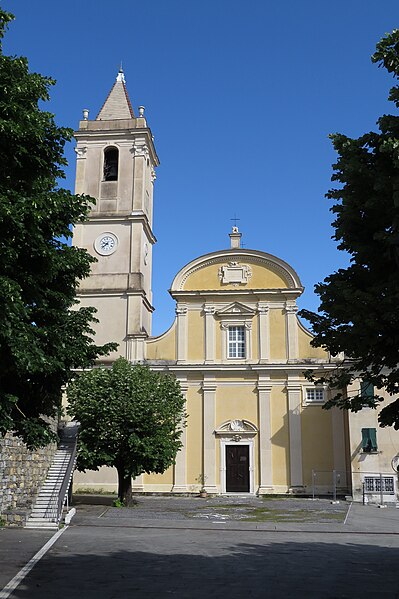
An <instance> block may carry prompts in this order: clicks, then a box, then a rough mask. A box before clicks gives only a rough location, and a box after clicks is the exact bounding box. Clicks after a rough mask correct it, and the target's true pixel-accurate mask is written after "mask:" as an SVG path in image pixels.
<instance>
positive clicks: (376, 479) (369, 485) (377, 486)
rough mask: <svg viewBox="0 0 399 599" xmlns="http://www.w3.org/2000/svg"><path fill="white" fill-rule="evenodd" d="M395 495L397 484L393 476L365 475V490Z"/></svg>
mask: <svg viewBox="0 0 399 599" xmlns="http://www.w3.org/2000/svg"><path fill="white" fill-rule="evenodd" d="M381 485H382V492H383V493H386V494H388V495H393V494H394V492H395V485H394V481H393V476H381V477H380V476H365V477H364V490H365V491H366V493H381Z"/></svg>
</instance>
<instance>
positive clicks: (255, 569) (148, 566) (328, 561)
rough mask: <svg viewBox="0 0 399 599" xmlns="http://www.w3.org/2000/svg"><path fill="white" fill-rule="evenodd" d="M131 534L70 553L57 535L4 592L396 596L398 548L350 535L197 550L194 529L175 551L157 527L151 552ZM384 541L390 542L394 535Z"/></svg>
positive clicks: (107, 598)
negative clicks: (351, 539)
mask: <svg viewBox="0 0 399 599" xmlns="http://www.w3.org/2000/svg"><path fill="white" fill-rule="evenodd" d="M182 532H183V531H182ZM80 534H82V533H80ZM135 534H136V533H132V534H131V536H130V537H129V544H130V545H131V550H128V551H126V550H123V551H120V550H118V551H111V550H110V551H109V552H108V551H107V543H106V540H105V539H103V540H104V543H101V542H100V538H99V539H98V544H97V545H96V549H95V550H93V549H91V550H90V553H84V552H81V553H72V551H71V545H72V544H73V543H70V541H71V539H69V541H68V537H67V535H65V536H63V537H61V538H60V540H59V541H58V543H57V545H55V546H54V547H53V549H52V550H51V551H50V552H49V553H48V554H47V555H46V556H45V558H44V559H43V560H42V561H41V562H39V564H38V565H37V566H36V567H35V568H34V569H33V570H32V572H31V573H30V574H29V575H28V577H27V578H26V579H25V580H24V581H23V582H22V583H21V585H20V587H18V589H17V590H16V591H15V592H14V594H13V595H12V597H13V598H14V599H16V598H19V599H25V598H26V599H27V598H29V599H39V598H40V599H43V598H44V597H45V598H46V599H56V598H57V599H58V598H59V597H62V596H65V597H68V598H71V599H74V598H79V599H80V598H82V599H92V598H93V599H94V598H96V599H113V598H118V599H125V598H126V599H127V598H129V599H130V598H132V597H133V598H136V597H137V598H140V599H141V598H144V599H151V598H155V597H156V598H157V599H159V598H161V599H163V598H164V597H170V596H172V597H179V598H189V599H199V598H201V599H203V598H204V597H207V598H221V597H228V598H229V599H236V598H238V597H240V598H243V597H244V598H246V597H250V598H254V597H255V598H269V597H270V598H273V599H275V598H277V599H279V598H284V599H286V598H294V597H295V598H300V599H302V598H306V599H308V598H312V599H313V598H323V599H336V598H341V599H342V598H344V599H356V598H359V599H360V598H361V599H365V598H368V597H373V598H375V597H383V598H387V599H388V598H392V599H397V598H398V597H399V581H398V576H397V564H398V557H399V555H398V549H397V548H396V547H395V548H389V547H387V546H380V545H370V544H362V539H361V538H359V539H356V544H355V543H344V542H343V541H342V543H341V542H338V543H335V542H331V543H330V542H328V538H327V539H326V542H292V541H287V542H281V541H276V537H270V536H268V537H267V536H265V535H263V537H262V538H260V537H259V544H257V543H253V544H250V543H239V536H240V533H237V542H235V541H234V540H233V541H232V539H231V537H230V538H229V539H228V540H227V539H225V542H224V540H223V539H222V538H220V537H219V538H218V537H217V536H213V537H212V538H210V539H209V542H207V543H206V545H205V544H204V543H202V546H201V547H200V546H197V545H196V536H195V534H192V535H191V536H188V534H186V537H185V539H184V541H183V545H184V551H185V553H183V552H175V551H178V534H179V533H178V532H176V537H174V539H172V540H171V545H173V548H172V547H170V548H169V547H168V544H167V543H168V538H169V537H164V538H162V534H163V533H162V531H157V533H156V534H155V532H154V531H152V532H151V533H149V534H150V535H152V537H153V539H152V541H153V543H154V546H156V541H157V536H156V535H158V536H159V543H160V545H161V547H162V548H161V549H160V550H159V551H158V550H157V551H152V552H149V551H138V550H136V547H135V544H136V543H135ZM216 534H217V533H216ZM115 535H116V536H117V535H118V530H117V529H115ZM78 538H79V537H78ZM212 540H214V542H215V543H214V544H213V543H212ZM368 540H369V539H368ZM380 540H381V537H380ZM75 541H76V539H75ZM114 542H115V541H114ZM66 543H68V544H66ZM389 543H391V544H395V545H397V541H396V539H394V537H391V539H390V540H389V541H388V543H387V544H389ZM124 544H125V546H126V540H125V541H124ZM138 545H140V540H139V542H138ZM175 548H177V549H175Z"/></svg>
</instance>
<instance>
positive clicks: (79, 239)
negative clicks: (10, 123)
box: [73, 68, 159, 361]
mask: <svg viewBox="0 0 399 599" xmlns="http://www.w3.org/2000/svg"><path fill="white" fill-rule="evenodd" d="M75 138H76V141H77V145H76V154H77V164H76V185H75V193H77V194H88V195H90V196H92V197H94V198H95V199H96V205H95V206H93V208H92V210H91V212H90V215H89V218H88V220H87V221H85V222H83V223H78V224H77V225H76V226H75V229H74V236H73V243H74V245H77V246H79V247H83V248H85V249H86V250H87V251H88V252H89V253H90V254H92V255H93V256H95V257H96V258H97V262H96V263H95V264H93V265H92V270H91V275H90V276H89V277H88V278H87V279H85V280H83V281H82V282H81V286H80V288H79V300H80V303H81V305H83V306H94V307H95V308H96V309H97V315H96V317H97V318H98V320H99V323H97V324H96V325H95V327H94V328H95V331H96V339H95V340H96V343H98V344H103V343H107V342H109V341H116V342H117V343H118V344H119V347H118V350H117V351H116V352H114V353H113V354H112V355H110V356H109V357H108V358H106V359H108V360H111V361H113V360H114V359H115V358H116V357H117V356H124V357H126V358H127V359H129V360H133V361H134V360H141V359H142V358H143V345H144V340H145V338H146V337H147V336H148V335H150V334H151V317H152V312H153V310H154V308H153V307H152V291H151V276H152V272H151V271H152V246H153V244H154V243H155V241H156V239H155V237H154V234H153V232H152V212H153V187H154V181H155V168H156V167H157V166H158V164H159V160H158V157H157V154H156V151H155V146H154V140H153V136H152V133H151V130H150V129H149V127H148V125H147V121H146V118H145V116H144V107H143V106H139V108H138V116H136V115H135V113H134V111H133V108H132V105H131V102H130V99H129V95H128V93H127V89H126V83H125V76H124V74H123V71H122V68H121V69H120V70H119V72H118V75H117V78H116V81H115V83H114V85H113V87H112V89H111V91H110V92H109V94H108V97H107V99H106V100H105V102H104V105H103V106H102V108H101V110H100V112H99V113H98V115H97V117H96V119H95V120H90V119H89V111H88V110H87V109H85V110H83V120H82V121H80V123H79V129H78V131H76V132H75Z"/></svg>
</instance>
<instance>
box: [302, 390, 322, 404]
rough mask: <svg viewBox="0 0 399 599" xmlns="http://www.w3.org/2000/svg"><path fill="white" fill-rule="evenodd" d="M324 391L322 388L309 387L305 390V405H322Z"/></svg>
mask: <svg viewBox="0 0 399 599" xmlns="http://www.w3.org/2000/svg"><path fill="white" fill-rule="evenodd" d="M323 402H324V389H323V388H322V387H309V388H308V389H306V403H323Z"/></svg>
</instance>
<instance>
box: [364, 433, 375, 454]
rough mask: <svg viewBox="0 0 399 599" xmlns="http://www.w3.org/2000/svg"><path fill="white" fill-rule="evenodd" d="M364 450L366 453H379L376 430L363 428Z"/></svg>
mask: <svg viewBox="0 0 399 599" xmlns="http://www.w3.org/2000/svg"><path fill="white" fill-rule="evenodd" d="M362 449H363V451H364V452H366V453H371V452H373V451H377V431H376V429H375V428H362Z"/></svg>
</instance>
